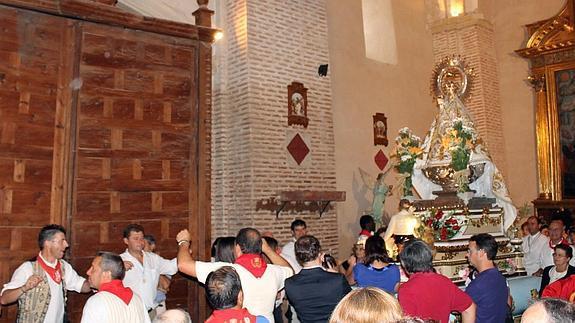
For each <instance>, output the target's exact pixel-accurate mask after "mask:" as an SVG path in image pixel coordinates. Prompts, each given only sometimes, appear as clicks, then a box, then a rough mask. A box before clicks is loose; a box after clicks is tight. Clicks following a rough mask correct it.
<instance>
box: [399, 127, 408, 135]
mask: <svg viewBox="0 0 575 323" xmlns="http://www.w3.org/2000/svg"><path fill="white" fill-rule="evenodd" d="M399 133H400V134H405V135H407V134H409V133H411V130H409V128H408V127H403V128H401V129H399Z"/></svg>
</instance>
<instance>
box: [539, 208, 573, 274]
mask: <svg viewBox="0 0 575 323" xmlns="http://www.w3.org/2000/svg"><path fill="white" fill-rule="evenodd" d="M565 233H566V232H565V223H564V222H563V220H561V219H554V220H552V221H551V223H549V243H548V244H547V248H544V250H545V252H544V257H543V259H544V261H545V263H546V264H547V265H548V266H550V265H552V264H553V253H554V252H555V246H557V245H560V244H562V245H565V246H567V247H570V248H571V249H572V250H573V246H571V245H569V240H568V239H565V236H564V234H565ZM574 251H575V250H574ZM549 263H550V264H549ZM569 264H570V265H571V266H575V259H574V258H571V260H570V261H569Z"/></svg>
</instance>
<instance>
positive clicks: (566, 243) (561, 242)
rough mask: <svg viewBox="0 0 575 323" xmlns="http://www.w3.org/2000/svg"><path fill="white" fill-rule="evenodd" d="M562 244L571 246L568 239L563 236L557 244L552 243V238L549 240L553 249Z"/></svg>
mask: <svg viewBox="0 0 575 323" xmlns="http://www.w3.org/2000/svg"><path fill="white" fill-rule="evenodd" d="M560 244H562V245H565V246H566V247H569V242H568V241H567V240H565V238H561V241H559V243H558V244H555V245H553V244H551V240H549V248H551V249H553V248H555V247H557V246H558V245H560Z"/></svg>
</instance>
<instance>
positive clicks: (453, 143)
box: [442, 118, 477, 192]
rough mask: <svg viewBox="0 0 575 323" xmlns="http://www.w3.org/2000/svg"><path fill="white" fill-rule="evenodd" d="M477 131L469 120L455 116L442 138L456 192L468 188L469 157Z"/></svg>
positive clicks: (464, 190)
mask: <svg viewBox="0 0 575 323" xmlns="http://www.w3.org/2000/svg"><path fill="white" fill-rule="evenodd" d="M476 140H477V133H476V132H475V129H474V127H473V123H472V122H471V121H465V120H464V119H462V118H455V119H454V120H453V121H452V123H451V125H450V126H449V127H448V128H447V129H446V134H445V135H444V136H443V138H442V150H443V151H444V152H445V151H447V152H448V153H449V154H450V156H451V164H450V166H451V167H452V168H453V170H454V171H455V174H454V178H455V182H456V183H457V185H458V192H466V191H468V190H469V170H468V169H467V165H468V164H469V157H470V155H471V149H473V148H474V147H475V142H476Z"/></svg>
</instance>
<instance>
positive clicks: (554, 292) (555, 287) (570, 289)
mask: <svg viewBox="0 0 575 323" xmlns="http://www.w3.org/2000/svg"><path fill="white" fill-rule="evenodd" d="M573 294H575V276H574V275H571V276H569V278H565V279H559V280H558V281H556V282H554V283H552V284H550V285H548V286H547V287H545V289H544V290H543V293H541V297H553V298H561V299H564V300H567V301H568V300H569V298H570V297H571V295H573Z"/></svg>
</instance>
